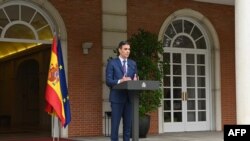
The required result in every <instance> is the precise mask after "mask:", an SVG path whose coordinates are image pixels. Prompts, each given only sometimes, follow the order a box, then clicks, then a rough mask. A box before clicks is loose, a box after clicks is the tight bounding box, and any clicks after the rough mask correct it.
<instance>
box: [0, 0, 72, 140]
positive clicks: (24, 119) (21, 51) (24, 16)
mask: <svg viewBox="0 0 250 141" xmlns="http://www.w3.org/2000/svg"><path fill="white" fill-rule="evenodd" d="M45 5H46V7H45ZM0 18H1V19H2V20H1V22H0V46H1V49H0V72H1V74H0V75H1V77H0V78H1V80H0V81H1V84H2V85H1V86H0V88H1V89H2V91H1V92H0V105H1V107H2V108H1V107H0V116H1V115H3V116H4V117H6V116H5V115H7V117H10V118H9V119H10V122H9V123H10V124H9V126H8V127H7V128H8V129H10V131H9V132H10V133H11V132H15V131H17V130H18V131H20V129H17V127H18V125H27V126H28V125H30V126H33V127H38V124H37V123H39V128H41V129H42V130H44V129H45V130H46V131H48V133H49V134H47V135H51V134H50V132H51V130H50V127H51V116H49V115H48V114H47V113H46V112H44V107H45V104H44V90H43V89H44V88H45V85H46V79H47V74H48V72H47V71H48V67H49V58H50V47H51V41H52V36H53V33H55V32H57V31H58V29H65V26H64V24H63V21H62V20H61V19H60V15H59V13H58V12H57V11H56V10H55V8H54V7H53V6H52V5H51V4H50V3H49V2H48V1H36V0H31V1H26V0H12V1H3V2H1V3H0ZM65 31H66V30H63V32H61V37H62V38H63V39H65V38H66V33H65ZM62 46H64V48H63V52H65V51H66V47H65V46H66V42H65V41H62ZM64 54H67V53H64ZM28 60H29V61H28ZM31 60H33V61H31ZM26 61H27V62H26ZM35 62H36V63H35ZM65 62H67V60H65ZM22 63H24V64H22ZM24 66H25V67H24ZM65 68H66V69H67V66H65ZM37 69H38V72H37V73H35V72H36V71H35V70H37ZM28 70H32V71H34V72H30V73H32V74H33V75H32V76H33V77H32V78H25V77H23V74H22V73H24V72H25V71H28ZM26 73H27V72H26ZM35 74H37V75H38V76H37V75H35ZM66 75H67V74H66ZM35 76H36V77H35ZM37 78H38V79H37ZM44 78H46V79H44ZM31 79H34V80H31ZM35 80H36V81H35ZM31 81H35V82H34V83H36V84H34V83H33V84H32V83H31ZM28 83H30V84H28ZM14 86H16V87H14ZM27 87H30V88H32V89H28V88H27ZM37 89H38V93H37V95H31V93H36V92H37ZM19 92H20V93H23V94H21V95H20V96H17V95H16V94H18V93H19ZM37 97H38V98H39V101H37ZM21 98H23V100H20V99H21ZM11 100H15V101H16V102H13V103H14V104H13V103H12V102H10V101H11ZM18 100H20V101H18ZM41 101H43V103H41ZM37 106H38V108H37ZM6 107H9V108H6ZM15 107H17V109H20V110H19V111H17V110H11V109H14V108H15ZM31 107H32V108H31ZM27 111H29V113H30V115H29V114H27ZM19 117H20V118H19ZM31 117H33V118H34V119H31ZM37 117H38V118H37ZM18 118H19V119H18ZM16 119H18V120H16ZM4 122H5V121H4ZM9 127H14V128H15V129H13V128H9ZM7 128H5V129H7ZM5 129H3V130H5ZM13 130H15V131H13ZM5 131H6V130H5ZM0 132H1V131H0ZM22 132H23V131H22Z"/></svg>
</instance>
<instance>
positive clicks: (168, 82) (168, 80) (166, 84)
mask: <svg viewBox="0 0 250 141" xmlns="http://www.w3.org/2000/svg"><path fill="white" fill-rule="evenodd" d="M163 81H164V86H170V76H164V79H163Z"/></svg>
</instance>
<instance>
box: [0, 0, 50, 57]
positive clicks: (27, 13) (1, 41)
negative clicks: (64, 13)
mask: <svg viewBox="0 0 250 141" xmlns="http://www.w3.org/2000/svg"><path fill="white" fill-rule="evenodd" d="M0 19H1V20H0V46H1V48H0V58H3V57H5V56H8V55H11V54H14V53H16V52H20V51H23V50H26V49H29V48H31V47H34V46H37V45H38V44H51V40H52V38H53V29H54V28H53V24H52V21H51V20H50V18H49V16H48V15H47V14H46V13H45V12H44V10H42V9H41V8H40V7H39V6H37V5H35V4H32V3H29V2H25V1H10V2H7V3H5V4H3V5H1V6H0Z"/></svg>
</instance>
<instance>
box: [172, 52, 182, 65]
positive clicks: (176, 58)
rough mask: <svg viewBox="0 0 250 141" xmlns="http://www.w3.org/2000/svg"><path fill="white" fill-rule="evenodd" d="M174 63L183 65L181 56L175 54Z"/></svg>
mask: <svg viewBox="0 0 250 141" xmlns="http://www.w3.org/2000/svg"><path fill="white" fill-rule="evenodd" d="M173 63H181V54H180V53H173Z"/></svg>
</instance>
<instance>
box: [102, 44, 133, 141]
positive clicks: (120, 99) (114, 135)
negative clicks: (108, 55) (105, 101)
mask: <svg viewBox="0 0 250 141" xmlns="http://www.w3.org/2000/svg"><path fill="white" fill-rule="evenodd" d="M118 51H119V56H118V57H117V58H114V59H112V60H109V62H108V64H107V67H106V85H107V86H108V87H109V88H110V95H109V101H110V103H111V110H112V114H111V141H118V140H119V137H118V134H119V133H118V132H119V124H120V120H121V118H122V119H123V141H129V139H130V132H131V122H132V105H131V100H130V97H129V95H128V91H127V90H115V89H112V88H113V86H115V85H117V84H119V83H122V82H124V81H130V80H137V77H136V73H137V66H136V62H135V61H133V60H131V59H128V57H129V54H130V45H129V43H128V42H127V41H121V42H120V43H119V46H118Z"/></svg>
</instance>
